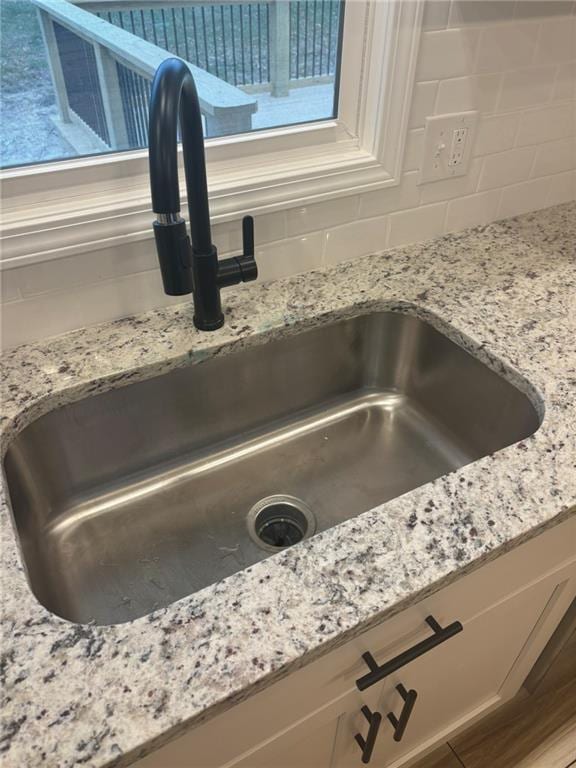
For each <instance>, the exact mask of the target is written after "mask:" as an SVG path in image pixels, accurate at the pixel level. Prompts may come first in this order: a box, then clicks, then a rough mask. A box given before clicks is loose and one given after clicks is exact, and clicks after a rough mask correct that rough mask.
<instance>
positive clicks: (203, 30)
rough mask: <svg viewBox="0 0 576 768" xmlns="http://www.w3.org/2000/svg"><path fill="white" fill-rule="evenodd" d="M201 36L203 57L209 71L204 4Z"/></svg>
mask: <svg viewBox="0 0 576 768" xmlns="http://www.w3.org/2000/svg"><path fill="white" fill-rule="evenodd" d="M201 10H202V36H203V38H204V58H205V59H206V69H207V71H208V72H210V71H211V70H210V61H209V59H208V38H207V35H206V14H205V13H204V6H202V9H201Z"/></svg>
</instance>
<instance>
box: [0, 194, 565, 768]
mask: <svg viewBox="0 0 576 768" xmlns="http://www.w3.org/2000/svg"><path fill="white" fill-rule="evenodd" d="M159 279H160V278H159ZM224 304H225V307H226V310H227V320H226V325H225V327H224V328H223V329H222V330H221V331H219V332H218V333H214V334H208V333H200V332H198V331H196V330H194V328H193V325H192V312H191V305H190V302H186V303H184V304H182V305H178V306H175V307H171V308H169V309H161V310H156V311H153V312H149V313H147V314H144V315H141V316H139V317H135V318H127V319H123V320H119V321H115V322H112V323H107V324H104V325H100V326H97V327H91V328H88V329H85V330H81V331H77V332H73V333H70V334H67V335H65V336H61V337H59V338H56V339H52V340H47V341H43V342H40V343H37V344H32V345H27V346H25V347H20V348H18V349H15V350H13V351H11V352H9V353H6V354H5V355H4V356H3V360H2V368H3V374H4V376H3V390H2V411H3V413H2V436H3V447H4V450H5V448H6V444H7V443H9V441H10V439H11V438H12V437H13V436H14V435H15V434H16V433H17V432H18V431H19V430H21V429H22V428H23V427H24V426H25V425H26V424H28V423H29V422H30V421H31V420H33V419H34V418H36V417H38V416H39V415H41V414H42V413H45V412H46V411H48V410H52V409H53V408H55V407H56V406H59V405H61V404H64V403H67V402H70V401H72V400H74V399H77V398H80V397H84V396H87V395H90V394H94V393H96V392H101V391H104V390H106V389H109V388H111V387H118V386H122V385H124V384H126V383H128V382H131V381H135V380H138V379H144V378H147V377H150V376H152V375H156V374H158V373H162V372H165V371H168V370H170V369H173V368H176V367H178V366H183V365H190V364H194V362H195V361H196V360H200V359H205V358H206V357H207V356H211V355H214V354H217V353H218V354H223V353H225V352H226V350H228V349H232V348H237V347H238V345H243V346H245V345H249V344H252V343H255V342H260V341H262V340H263V338H272V337H278V336H279V335H283V334H287V333H291V332H294V330H295V329H298V328H302V327H305V326H313V325H317V324H319V323H322V322H326V321H328V320H330V319H335V318H338V317H341V316H345V315H352V314H358V313H360V312H365V311H367V310H369V309H384V308H392V309H396V310H400V311H401V310H405V311H406V310H409V311H412V312H415V313H416V314H418V315H420V316H422V317H425V318H428V319H429V320H431V322H433V323H434V324H436V325H438V326H439V327H440V328H442V329H443V330H444V332H445V333H447V334H448V335H450V336H452V338H454V339H455V340H456V341H457V342H458V343H459V344H461V345H462V346H465V347H467V348H469V349H471V350H473V351H474V354H476V355H477V356H479V357H481V358H482V359H483V360H484V361H486V362H488V364H489V365H491V366H492V367H496V368H498V369H499V370H504V374H505V375H506V376H507V377H509V378H511V379H512V380H514V381H515V383H517V384H519V385H520V386H523V387H524V388H525V390H526V389H527V386H526V383H525V379H526V380H527V381H529V382H530V383H531V385H532V387H533V389H531V388H530V387H528V389H529V390H530V393H529V394H530V396H531V397H532V398H533V400H534V401H535V404H536V405H537V407H539V408H540V412H541V414H542V413H543V423H542V426H541V427H540V429H539V430H538V431H537V432H536V434H535V435H533V436H532V437H530V438H528V439H526V440H523V441H522V442H520V443H517V444H515V445H512V446H510V447H508V448H505V449H504V450H502V451H499V452H498V453H496V454H495V455H493V456H488V457H486V458H484V459H482V460H480V461H477V462H475V463H474V464H470V465H468V466H465V467H463V468H462V469H460V470H459V471H457V472H454V473H452V474H450V475H447V476H445V477H443V478H440V479H438V480H436V481H435V482H432V483H429V484H428V485H425V486H422V487H420V488H418V489H416V490H414V491H411V492H410V493H408V494H406V495H404V496H402V497H400V498H397V499H395V500H393V501H390V502H388V503H386V504H385V505H382V506H380V507H376V508H375V509H373V510H371V511H368V512H366V513H364V514H362V515H360V516H358V517H356V518H354V519H351V520H349V521H347V522H345V523H342V524H341V525H339V526H337V527H335V528H332V529H330V530H328V531H326V532H324V533H322V534H320V535H318V536H316V537H313V538H312V539H310V540H308V541H305V542H302V543H300V544H298V545H296V546H295V547H292V548H291V549H288V550H286V551H285V552H282V553H280V554H278V555H275V556H273V557H271V558H268V559H266V560H263V561H262V562H260V563H257V564H256V565H254V566H252V567H250V568H248V569H246V570H245V571H241V572H240V573H237V574H235V575H233V576H231V577H229V578H227V579H225V580H224V581H222V582H219V583H217V584H214V585H213V586H210V587H207V588H206V589H203V590H201V591H200V592H197V593H196V594H193V595H191V596H189V597H187V598H184V599H182V600H180V601H179V602H177V603H175V604H173V605H171V606H169V607H168V608H165V609H162V610H158V611H156V612H155V613H153V614H151V615H149V616H147V617H144V618H141V619H138V620H136V621H132V622H129V623H126V624H122V625H116V626H109V627H105V626H81V625H75V624H71V623H69V622H67V621H65V620H63V619H60V618H58V617H56V616H54V615H52V614H51V613H49V612H48V611H47V610H45V609H44V608H43V607H42V605H40V604H39V603H38V602H37V601H36V599H35V598H34V597H33V595H32V593H31V591H30V589H29V587H28V584H27V581H26V576H25V572H24V568H23V565H22V560H21V557H20V554H19V549H18V544H17V540H16V537H15V534H14V530H13V527H12V523H11V520H10V512H9V509H8V507H7V505H6V501H5V495H4V493H3V490H2V488H0V494H1V498H0V504H1V509H0V535H1V543H2V548H1V562H0V578H1V588H0V606H1V611H2V614H1V621H2V632H3V635H2V660H1V663H0V674H1V677H2V683H3V701H2V711H3V722H2V725H3V734H2V737H1V740H0V750H1V751H0V760H1V761H2V765H3V766H4V768H24V766H26V767H28V766H30V767H32V766H40V765H46V766H49V767H50V768H56V767H57V768H65V767H69V766H79V765H82V766H88V767H89V768H90V767H93V768H94V767H96V766H98V767H99V768H100V767H103V766H124V765H129V764H130V763H131V762H133V761H134V760H136V759H137V758H138V757H139V756H140V755H143V754H145V753H147V752H149V751H151V750H152V749H153V748H154V747H157V746H160V745H161V744H162V743H164V742H166V741H167V740H168V739H170V738H174V737H175V736H177V735H179V734H180V733H182V732H184V731H185V730H186V729H187V728H189V727H190V726H191V725H193V724H194V723H197V722H199V721H200V720H203V719H205V718H207V717H209V716H212V715H213V714H216V713H217V712H220V711H223V710H224V709H226V708H227V707H229V706H231V705H232V704H234V703H236V702H238V701H240V700H241V699H243V698H246V697H247V696H248V695H250V694H251V693H254V692H255V691H256V690H259V689H261V688H262V687H264V686H265V685H267V684H268V683H270V682H272V681H273V680H275V679H277V678H279V677H281V676H282V675H285V674H288V673H289V672H290V671H292V670H294V669H296V668H298V667H299V666H302V665H303V664H305V663H307V662H308V661H311V660H312V659H314V658H315V657H317V656H319V655H320V654H323V653H325V652H326V651H328V650H330V649H331V648H334V647H336V646H337V645H339V644H341V643H343V642H344V641H346V640H348V639H349V638H350V637H352V636H353V635H354V634H357V633H359V632H361V631H363V630H364V629H366V628H367V627H369V626H371V625H372V624H375V623H377V622H378V621H381V620H382V618H383V617H385V616H388V615H392V613H394V612H397V611H399V610H401V609H402V608H404V607H405V606H406V605H408V604H410V603H411V602H415V601H416V600H417V599H421V598H422V597H423V596H424V595H425V594H427V593H430V592H432V591H435V590H436V589H438V588H439V587H440V586H443V585H445V584H446V583H448V582H449V581H450V580H453V579H454V578H457V577H458V576H459V575H461V574H462V573H463V572H465V571H467V570H471V569H472V568H475V567H477V566H478V565H480V564H481V563H482V562H483V561H485V560H487V559H489V558H493V557H496V556H497V555H499V554H501V553H502V552H505V551H507V550H508V549H510V548H511V547H512V546H515V545H516V544H518V543H519V542H521V541H523V540H525V539H527V538H528V537H531V536H535V535H537V534H538V533H539V532H540V531H541V530H543V529H544V528H545V527H547V526H551V525H554V524H556V523H558V522H559V521H560V520H562V519H564V518H566V517H567V516H568V515H570V514H573V513H574V511H575V509H576V507H575V505H576V437H575V436H576V202H575V203H568V204H566V205H563V206H558V207H555V208H550V209H547V210H545V211H540V212H538V213H535V214H530V215H527V216H523V217H520V218H517V219H511V220H508V221H505V222H500V223H496V224H492V225H489V226H487V227H482V228H477V229H474V230H468V231H466V232H463V233H459V234H455V235H448V236H445V237H442V238H439V239H437V240H434V241H432V242H428V243H424V244H419V245H413V246H410V247H405V248H401V249H395V250H392V251H387V252H385V253H383V254H380V255H373V256H369V257H366V258H363V259H359V260H356V261H354V262H348V263H345V264H342V265H340V266H339V267H337V268H335V269H332V270H329V271H318V272H314V273H308V274H305V275H301V276H298V277H294V278H290V279H286V280H282V281H278V282H275V283H269V284H265V285H258V284H256V285H252V286H242V288H241V289H239V290H237V291H236V290H234V291H232V290H231V291H227V292H226V293H225V295H224ZM445 323H449V324H450V326H451V327H450V328H446V327H445V325H444V324H445ZM499 361H501V363H503V366H502V365H501V363H500V362H499ZM534 392H537V393H538V396H535V395H534ZM279 617H281V618H279Z"/></svg>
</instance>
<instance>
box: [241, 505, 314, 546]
mask: <svg viewBox="0 0 576 768" xmlns="http://www.w3.org/2000/svg"><path fill="white" fill-rule="evenodd" d="M246 524H247V526H248V533H249V534H250V538H251V539H252V540H253V541H254V542H256V544H258V546H259V547H261V548H262V549H267V550H268V551H269V552H278V551H279V550H281V549H285V548H286V547H291V546H292V545H293V544H297V543H298V542H299V541H302V539H308V538H309V537H310V536H313V535H314V533H315V531H316V520H315V518H314V514H313V512H312V510H311V509H310V507H308V506H307V505H306V504H305V503H304V502H303V501H302V499H297V498H296V497H295V496H285V495H283V494H278V495H275V496H267V497H266V498H265V499H261V500H260V501H258V502H256V504H254V506H253V507H252V509H251V510H250V512H248V517H247V519H246Z"/></svg>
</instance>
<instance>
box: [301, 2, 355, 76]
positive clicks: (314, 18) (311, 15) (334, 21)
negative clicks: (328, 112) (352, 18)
mask: <svg viewBox="0 0 576 768" xmlns="http://www.w3.org/2000/svg"><path fill="white" fill-rule="evenodd" d="M341 6H342V3H341V2H340V1H339V0H293V1H292V2H291V3H290V78H291V79H292V80H299V79H301V78H307V77H321V76H329V75H334V73H335V72H336V62H337V58H338V37H339V29H340V13H341Z"/></svg>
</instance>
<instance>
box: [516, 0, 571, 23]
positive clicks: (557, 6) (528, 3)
mask: <svg viewBox="0 0 576 768" xmlns="http://www.w3.org/2000/svg"><path fill="white" fill-rule="evenodd" d="M572 7H573V3H572V1H571V0H517V3H516V9H515V16H516V18H517V19H540V18H548V17H550V16H558V15H565V14H569V13H570V12H571V11H572Z"/></svg>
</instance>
